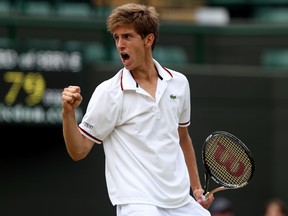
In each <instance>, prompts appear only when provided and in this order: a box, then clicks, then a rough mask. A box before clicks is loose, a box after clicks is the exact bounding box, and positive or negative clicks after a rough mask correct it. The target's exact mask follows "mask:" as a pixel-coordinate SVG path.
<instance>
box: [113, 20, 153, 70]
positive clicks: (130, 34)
mask: <svg viewBox="0 0 288 216" xmlns="http://www.w3.org/2000/svg"><path fill="white" fill-rule="evenodd" d="M113 37H114V40H115V44H116V48H117V50H118V53H119V55H120V58H121V61H122V63H123V65H124V67H125V68H126V69H128V70H133V69H135V68H137V67H140V66H141V65H142V64H143V63H144V61H145V59H146V58H147V55H148V50H149V49H150V47H149V46H151V45H150V43H149V36H146V37H145V38H142V37H141V36H140V35H139V34H138V33H137V32H136V31H135V30H134V28H133V26H132V25H129V24H127V25H122V26H119V27H117V28H116V29H115V31H114V33H113Z"/></svg>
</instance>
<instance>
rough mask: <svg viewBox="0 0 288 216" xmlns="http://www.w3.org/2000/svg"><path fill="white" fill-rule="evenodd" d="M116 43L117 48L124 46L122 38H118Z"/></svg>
mask: <svg viewBox="0 0 288 216" xmlns="http://www.w3.org/2000/svg"><path fill="white" fill-rule="evenodd" d="M116 45H117V48H118V49H120V48H123V47H124V46H125V43H124V40H123V39H121V38H119V39H118V40H117V42H116Z"/></svg>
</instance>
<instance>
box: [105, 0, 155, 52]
mask: <svg viewBox="0 0 288 216" xmlns="http://www.w3.org/2000/svg"><path fill="white" fill-rule="evenodd" d="M123 24H132V25H133V26H134V28H135V31H136V32H137V33H138V34H139V35H141V37H142V38H144V37H145V36H147V35H148V34H151V33H152V34H154V36H155V40H154V43H153V45H152V49H154V47H155V43H156V41H157V39H158V36H159V14H158V13H157V11H156V9H155V8H154V7H152V6H146V5H142V4H137V3H128V4H124V5H121V6H119V7H117V8H115V9H114V10H113V11H112V13H111V15H110V16H109V17H108V18H107V30H108V31H109V32H111V33H113V32H114V31H115V29H116V28H117V27H118V26H121V25H123Z"/></svg>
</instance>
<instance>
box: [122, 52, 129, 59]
mask: <svg viewBox="0 0 288 216" xmlns="http://www.w3.org/2000/svg"><path fill="white" fill-rule="evenodd" d="M121 57H122V59H123V60H128V59H129V58H130V56H129V55H128V54H127V53H121Z"/></svg>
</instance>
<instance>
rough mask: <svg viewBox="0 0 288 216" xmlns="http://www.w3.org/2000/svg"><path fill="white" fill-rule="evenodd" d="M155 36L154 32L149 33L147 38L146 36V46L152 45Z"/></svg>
mask: <svg viewBox="0 0 288 216" xmlns="http://www.w3.org/2000/svg"><path fill="white" fill-rule="evenodd" d="M154 39H155V36H154V34H152V33H151V34H148V35H147V36H146V37H145V38H144V43H145V46H146V47H151V46H152V44H153V42H154Z"/></svg>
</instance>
